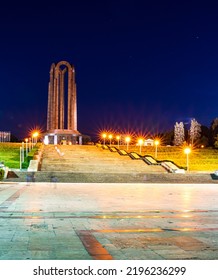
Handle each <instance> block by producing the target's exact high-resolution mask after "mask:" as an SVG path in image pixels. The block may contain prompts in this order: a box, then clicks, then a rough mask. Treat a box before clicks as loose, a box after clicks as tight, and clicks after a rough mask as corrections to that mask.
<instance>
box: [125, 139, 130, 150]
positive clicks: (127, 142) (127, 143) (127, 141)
mask: <svg viewBox="0 0 218 280" xmlns="http://www.w3.org/2000/svg"><path fill="white" fill-rule="evenodd" d="M125 140H126V149H127V151H128V150H129V142H130V140H131V139H130V137H129V136H127V137H126V138H125Z"/></svg>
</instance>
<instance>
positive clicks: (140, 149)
mask: <svg viewBox="0 0 218 280" xmlns="http://www.w3.org/2000/svg"><path fill="white" fill-rule="evenodd" d="M143 142H144V141H143V139H139V140H138V144H139V153H140V155H141V153H142V144H143Z"/></svg>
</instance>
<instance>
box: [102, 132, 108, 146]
mask: <svg viewBox="0 0 218 280" xmlns="http://www.w3.org/2000/svg"><path fill="white" fill-rule="evenodd" d="M102 137H103V139H104V145H105V138H106V137H107V134H106V133H103V134H102Z"/></svg>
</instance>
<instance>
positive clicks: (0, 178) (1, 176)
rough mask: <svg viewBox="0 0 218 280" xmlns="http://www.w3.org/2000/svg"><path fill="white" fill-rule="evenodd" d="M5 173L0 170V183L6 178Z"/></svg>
mask: <svg viewBox="0 0 218 280" xmlns="http://www.w3.org/2000/svg"><path fill="white" fill-rule="evenodd" d="M4 174H5V171H4V170H3V169H0V181H1V180H2V179H3V178H4Z"/></svg>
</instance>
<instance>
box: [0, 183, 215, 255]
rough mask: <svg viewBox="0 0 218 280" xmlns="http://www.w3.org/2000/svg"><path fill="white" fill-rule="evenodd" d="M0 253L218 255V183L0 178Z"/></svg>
mask: <svg viewBox="0 0 218 280" xmlns="http://www.w3.org/2000/svg"><path fill="white" fill-rule="evenodd" d="M0 259H1V260H18V259H20V260H27V259H34V260H37V259H40V260H46V259H49V260H53V259H57V260H62V259H66V260H82V259H83V260H93V259H94V260H110V259H117V260H118V259H119V260H120V259H122V260H133V259H134V260H135V259H138V260H139V259H141V260H146V259H148V260H162V259H166V260H169V259H170V260H173V259H174V260H175V259H177V260H184V259H200V260H206V259H216V260H217V259H218V185H217V184H149V183H148V184H127V183H125V184H124V183H122V184H112V183H30V184H29V185H27V184H26V183H12V182H9V183H1V184H0Z"/></svg>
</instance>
